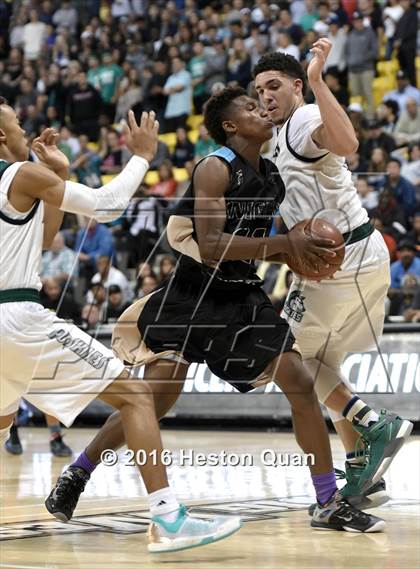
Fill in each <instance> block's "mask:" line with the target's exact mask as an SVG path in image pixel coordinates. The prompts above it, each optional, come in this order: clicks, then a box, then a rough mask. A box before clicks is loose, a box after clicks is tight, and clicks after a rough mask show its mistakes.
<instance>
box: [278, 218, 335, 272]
mask: <svg viewBox="0 0 420 569" xmlns="http://www.w3.org/2000/svg"><path fill="white" fill-rule="evenodd" d="M289 238H290V253H288V261H287V264H288V265H289V267H290V268H291V270H292V271H293V272H294V273H295V274H297V275H299V276H302V277H304V278H307V279H310V280H316V281H318V280H322V279H327V278H329V277H332V276H333V275H334V273H336V272H337V271H338V270H339V269H340V267H341V264H342V262H343V259H344V254H345V248H344V239H343V236H342V235H341V233H340V231H339V230H338V229H337V227H336V226H335V225H333V224H332V223H329V222H328V221H326V220H325V219H322V218H319V217H318V218H313V219H305V220H303V221H300V222H299V223H297V224H296V225H295V226H294V227H293V228H292V229H291V231H290V232H289Z"/></svg>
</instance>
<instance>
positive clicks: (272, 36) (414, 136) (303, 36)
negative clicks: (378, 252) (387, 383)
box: [0, 0, 420, 326]
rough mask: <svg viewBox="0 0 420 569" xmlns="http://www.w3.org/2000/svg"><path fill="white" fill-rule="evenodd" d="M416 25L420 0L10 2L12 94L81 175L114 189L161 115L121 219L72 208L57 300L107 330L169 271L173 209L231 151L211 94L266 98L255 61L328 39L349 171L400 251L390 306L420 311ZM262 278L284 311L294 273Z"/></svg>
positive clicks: (4, 7)
mask: <svg viewBox="0 0 420 569" xmlns="http://www.w3.org/2000/svg"><path fill="white" fill-rule="evenodd" d="M417 29H418V14H417V11H416V7H415V4H414V3H413V2H411V1H410V0H387V1H386V0H384V1H383V2H375V1H374V0H341V1H340V0H292V1H283V2H281V1H280V2H271V3H270V2H269V1H266V0H250V1H247V0H226V1H221V0H210V1H206V0H173V1H169V2H167V1H163V0H158V1H148V0H63V1H57V0H16V1H15V0H14V1H13V2H12V1H10V0H0V95H2V96H4V97H6V99H7V100H8V101H9V102H10V104H11V105H13V106H14V108H15V109H16V110H17V112H18V114H19V117H20V120H21V124H22V125H23V128H24V129H25V130H26V131H27V132H28V134H29V135H30V137H31V138H34V137H35V136H37V135H38V134H39V133H40V131H41V130H42V129H43V128H45V127H47V126H52V127H54V128H56V129H57V130H58V131H59V133H60V143H59V145H60V148H61V150H62V151H63V152H64V153H65V154H66V155H67V156H68V158H69V160H70V162H71V174H72V176H73V177H74V178H75V179H77V180H78V181H81V182H83V183H85V184H87V185H89V186H91V187H100V186H101V185H102V184H103V183H104V182H106V181H107V180H108V179H109V177H110V176H113V175H115V174H117V173H118V172H120V171H121V169H122V168H123V166H124V164H125V163H126V162H127V160H128V158H129V153H128V150H127V149H126V147H125V146H124V140H123V137H122V134H121V132H122V129H121V121H122V120H123V119H124V117H125V116H126V113H127V111H128V109H130V108H132V109H134V111H135V113H136V115H137V116H139V115H140V113H141V112H142V110H151V109H153V110H154V111H156V113H157V115H158V119H159V121H160V125H161V129H160V130H161V132H162V136H161V139H160V142H159V148H158V152H157V155H156V157H155V159H154V161H153V163H152V165H151V172H149V174H148V175H147V177H146V179H145V183H143V184H142V185H141V187H140V188H139V189H138V192H137V194H136V195H135V197H134V199H133V200H132V202H131V203H130V206H129V208H128V209H127V211H126V212H125V215H124V216H123V217H122V218H121V219H120V220H118V221H117V222H114V223H112V224H107V225H103V224H98V223H96V222H94V221H89V220H86V219H83V218H81V217H78V216H74V215H66V216H65V220H64V225H63V228H62V231H61V232H60V233H59V234H58V235H57V237H56V239H55V240H54V244H53V246H52V248H51V250H50V251H48V252H46V253H45V254H44V258H43V264H42V279H43V283H44V286H43V296H44V302H45V306H48V307H50V308H54V309H58V313H59V315H60V316H63V317H65V318H71V319H73V320H75V321H77V322H79V323H80V322H85V323H87V325H90V326H94V325H95V324H96V323H97V322H111V321H113V320H115V319H116V318H117V317H118V316H119V314H121V312H122V311H123V310H124V309H125V307H126V306H127V304H128V303H130V302H132V301H133V299H135V298H139V297H141V296H142V295H145V294H147V293H148V292H149V291H150V290H153V288H154V287H155V286H156V285H157V284H158V283H159V282H160V280H161V279H164V278H166V277H167V275H168V273H170V271H171V270H172V269H173V267H174V259H173V257H171V256H170V249H169V247H168V244H167V242H166V241H165V238H164V228H165V224H166V221H167V219H168V216H169V215H170V212H171V208H172V207H173V205H174V203H176V200H177V198H179V196H180V195H182V193H183V192H184V191H185V189H186V188H187V187H188V183H189V180H190V177H191V173H192V171H193V168H194V165H195V164H196V163H197V162H198V161H199V160H200V159H201V158H202V157H203V156H206V155H207V154H208V153H210V152H212V151H213V150H215V149H216V148H217V145H216V144H215V142H214V141H213V140H212V139H211V138H210V137H209V135H208V133H207V131H206V129H205V127H204V126H203V124H202V116H201V115H202V109H203V105H204V104H205V101H206V100H207V99H208V98H209V97H210V96H211V94H212V93H215V92H217V91H218V90H220V89H221V88H223V87H224V86H225V85H231V84H236V85H240V86H242V87H244V88H246V89H248V90H249V92H250V93H252V67H253V65H254V64H255V63H256V62H257V61H258V59H259V57H260V56H261V55H262V54H263V53H265V52H267V51H278V52H282V53H288V54H290V55H292V56H294V57H295V58H297V59H298V60H299V61H300V62H301V63H302V65H303V66H304V67H306V66H307V65H308V63H309V61H310V57H311V54H310V51H309V50H310V48H311V46H312V44H313V42H314V41H316V39H317V38H319V37H321V36H326V37H328V38H329V39H330V40H331V42H332V45H333V47H332V51H331V54H330V56H329V59H328V61H327V63H326V66H325V80H326V82H327V84H328V86H329V87H330V89H331V90H332V92H333V93H334V95H335V96H336V98H337V100H338V101H339V103H340V104H341V105H342V106H343V107H344V108H346V110H347V112H348V114H349V117H350V119H351V121H352V123H353V125H354V128H355V131H356V133H357V136H358V139H359V148H358V151H357V152H356V153H354V154H353V155H351V156H347V157H346V161H347V165H348V168H349V170H350V171H351V172H352V175H353V176H354V181H355V184H356V187H357V191H358V193H359V196H360V200H361V202H362V204H363V205H364V207H366V209H367V210H368V212H369V215H370V218H371V220H372V223H374V225H375V227H376V228H377V229H378V230H379V231H380V232H381V233H382V234H383V236H384V239H385V241H386V243H387V246H388V248H389V251H390V257H391V263H392V265H391V273H392V283H391V288H390V291H389V306H388V308H387V310H388V314H389V315H390V316H402V317H404V318H405V319H406V320H407V321H420V90H419V89H418V88H417V82H418V74H419V69H420V66H419V57H417V59H416V53H417V46H418V39H417ZM416 61H417V68H416ZM312 101H313V97H312V96H311V93H309V94H308V96H307V102H312ZM274 231H275V229H274ZM259 272H260V275H261V276H265V281H266V282H265V285H264V286H265V288H266V291H267V292H268V293H269V294H270V295H271V296H272V298H273V300H274V301H275V302H276V304H277V305H278V307H279V309H280V308H281V306H282V302H284V298H285V295H286V294H287V289H288V286H289V284H290V271H289V270H288V268H287V267H286V266H281V267H280V268H279V266H278V265H277V266H275V265H269V264H268V263H263V264H261V266H260V267H259Z"/></svg>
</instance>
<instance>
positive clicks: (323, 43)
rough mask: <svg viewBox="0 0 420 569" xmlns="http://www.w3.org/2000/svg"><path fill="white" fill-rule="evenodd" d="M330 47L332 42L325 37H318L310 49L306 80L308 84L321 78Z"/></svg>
mask: <svg viewBox="0 0 420 569" xmlns="http://www.w3.org/2000/svg"><path fill="white" fill-rule="evenodd" d="M331 48H332V43H331V42H330V40H329V39H327V38H320V39H319V40H318V41H316V42H315V43H314V44H313V46H312V49H311V50H310V51H311V53H312V55H313V57H312V59H311V61H310V63H309V65H308V71H307V73H308V81H309V84H311V83H316V82H317V81H321V79H322V70H323V69H324V65H325V62H326V61H327V57H328V54H329V53H330V51H331Z"/></svg>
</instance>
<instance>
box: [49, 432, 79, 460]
mask: <svg viewBox="0 0 420 569" xmlns="http://www.w3.org/2000/svg"><path fill="white" fill-rule="evenodd" d="M50 449H51V452H52V453H53V455H54V456H71V455H72V454H73V451H72V450H71V448H70V447H69V446H67V445H66V443H65V442H64V441H63V437H62V436H61V434H60V433H55V434H54V436H53V437H52V438H51V439H50Z"/></svg>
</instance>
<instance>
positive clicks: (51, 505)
mask: <svg viewBox="0 0 420 569" xmlns="http://www.w3.org/2000/svg"><path fill="white" fill-rule="evenodd" d="M89 478H90V474H88V473H87V472H86V471H85V470H83V468H79V467H77V466H69V467H68V468H67V469H66V470H65V471H64V472H63V474H62V475H61V476H59V478H58V480H57V482H56V483H55V486H54V488H53V489H52V490H51V492H50V495H49V496H48V498H47V499H46V500H45V507H46V508H47V510H48V511H49V512H50V514H52V515H53V516H54V517H55V518H57V519H58V520H60V521H62V522H68V521H70V520H71V518H72V515H73V512H74V510H75V508H76V506H77V502H78V501H79V497H80V494H81V493H82V492H83V490H84V489H85V486H86V483H87V481H88V480H89Z"/></svg>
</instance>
